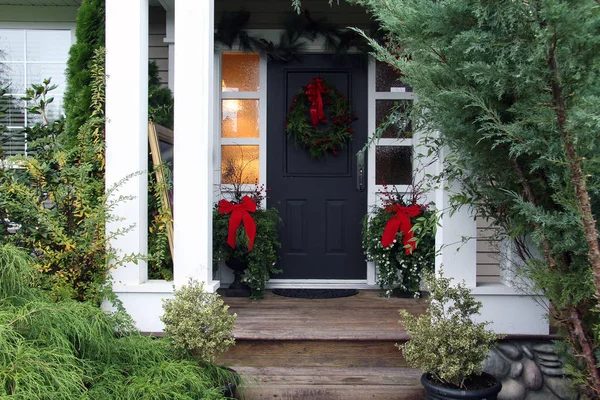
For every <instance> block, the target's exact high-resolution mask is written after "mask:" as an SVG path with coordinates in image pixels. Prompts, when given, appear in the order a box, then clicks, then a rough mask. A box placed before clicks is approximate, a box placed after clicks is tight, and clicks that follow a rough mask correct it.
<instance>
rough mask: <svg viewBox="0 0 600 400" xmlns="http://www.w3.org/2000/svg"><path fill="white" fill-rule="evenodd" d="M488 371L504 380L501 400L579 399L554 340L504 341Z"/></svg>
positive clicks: (494, 353)
mask: <svg viewBox="0 0 600 400" xmlns="http://www.w3.org/2000/svg"><path fill="white" fill-rule="evenodd" d="M484 371H486V372H488V373H490V374H492V375H494V376H495V377H496V378H498V379H500V380H501V381H502V391H501V392H500V395H499V396H498V400H571V399H575V400H576V399H579V397H578V396H577V395H576V394H575V392H574V391H573V390H572V389H571V388H570V386H569V381H568V380H567V379H566V378H565V375H566V372H565V370H564V367H563V363H562V361H561V359H560V357H559V356H558V355H557V354H556V352H555V350H554V345H553V344H552V342H550V341H521V340H505V341H502V342H500V343H499V345H498V347H497V348H496V349H494V350H492V352H491V354H490V357H489V358H488V360H487V361H486V362H485V365H484Z"/></svg>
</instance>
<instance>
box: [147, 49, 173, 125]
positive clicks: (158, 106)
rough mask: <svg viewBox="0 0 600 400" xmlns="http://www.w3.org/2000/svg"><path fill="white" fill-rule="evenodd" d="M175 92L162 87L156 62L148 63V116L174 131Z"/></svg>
mask: <svg viewBox="0 0 600 400" xmlns="http://www.w3.org/2000/svg"><path fill="white" fill-rule="evenodd" d="M173 102H174V99H173V92H171V89H169V88H168V87H165V86H163V85H162V83H161V81H160V77H159V76H158V64H156V61H150V62H149V63H148V114H149V117H150V119H152V121H154V123H156V124H158V125H162V126H164V127H167V128H169V129H173V118H174V114H173V111H174V109H173Z"/></svg>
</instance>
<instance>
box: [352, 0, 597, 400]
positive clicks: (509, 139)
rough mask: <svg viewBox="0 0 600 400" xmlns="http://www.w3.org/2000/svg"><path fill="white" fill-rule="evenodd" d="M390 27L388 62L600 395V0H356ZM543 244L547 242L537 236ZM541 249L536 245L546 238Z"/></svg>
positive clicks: (381, 53)
mask: <svg viewBox="0 0 600 400" xmlns="http://www.w3.org/2000/svg"><path fill="white" fill-rule="evenodd" d="M354 2H355V3H359V4H362V5H364V6H365V7H366V8H367V9H368V10H369V11H370V12H371V13H372V14H373V16H374V17H375V19H377V21H378V22H379V23H380V24H381V25H382V27H383V29H384V30H385V31H387V32H388V40H387V43H386V45H385V46H380V45H378V44H377V43H376V42H375V41H371V44H372V46H373V48H374V49H375V53H376V56H377V58H378V59H379V60H381V61H384V62H387V63H389V64H390V65H392V66H393V67H395V68H396V69H397V70H399V72H400V73H401V74H402V75H403V81H406V82H407V83H408V84H410V85H411V86H413V87H414V89H415V92H416V93H417V94H418V96H419V102H418V104H417V105H416V107H415V109H414V111H413V117H414V118H413V120H414V121H416V122H417V123H418V124H419V125H420V126H419V127H418V128H419V129H421V130H423V131H425V132H430V133H431V132H436V131H437V132H439V139H437V138H435V139H432V140H431V141H430V142H429V143H430V144H435V145H437V146H439V147H438V148H441V147H442V146H447V148H449V150H450V154H449V156H448V157H447V158H446V159H445V163H446V165H445V166H446V168H445V170H444V173H445V175H444V176H443V178H444V179H448V180H452V179H454V180H457V181H459V182H461V183H462V187H463V190H462V192H461V193H459V194H457V195H455V196H454V198H453V201H454V202H455V205H472V206H475V207H476V208H477V209H478V211H479V212H481V213H482V214H483V215H484V216H485V217H490V218H493V219H494V220H495V221H497V223H498V224H499V225H500V226H502V227H503V228H504V230H505V232H506V234H507V236H508V238H510V239H513V240H514V241H515V248H516V250H517V254H518V255H519V256H520V258H521V259H522V260H520V261H519V263H523V266H522V268H520V272H521V273H523V274H524V275H525V276H526V277H527V278H529V279H531V281H532V282H533V285H534V289H537V290H539V291H540V292H541V293H543V294H544V295H545V296H547V298H548V299H549V300H550V303H551V308H550V310H549V311H550V314H551V315H552V317H553V318H554V320H555V321H557V323H558V324H559V326H560V327H561V328H562V332H563V334H564V335H563V337H564V338H565V339H566V341H567V342H568V343H569V344H570V345H571V347H572V349H573V352H574V355H575V357H574V359H573V360H574V362H573V364H572V366H571V373H572V376H573V378H574V380H575V383H576V384H583V385H584V386H586V387H587V394H588V395H589V396H590V397H594V398H595V397H597V396H598V395H599V394H600V372H599V370H598V365H600V364H599V360H600V358H599V349H600V347H599V346H600V330H599V328H598V327H599V326H600V315H599V313H598V294H599V293H600V252H599V250H598V224H597V222H596V221H597V217H598V212H599V211H600V191H599V188H600V162H599V161H600V159H599V154H600V151H599V150H600V149H599V147H600V140H599V139H600V119H599V118H598V110H600V79H599V78H600V34H599V33H600V7H599V6H598V3H597V2H596V1H594V0H534V1H508V2H507V1H500V0H491V1H471V0H447V1H430V0H384V1H380V0H355V1H354ZM528 243H533V244H534V245H535V246H528V245H527V244H528ZM533 247H535V248H536V249H537V250H539V251H536V250H534V249H533Z"/></svg>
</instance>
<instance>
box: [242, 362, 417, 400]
mask: <svg viewBox="0 0 600 400" xmlns="http://www.w3.org/2000/svg"><path fill="white" fill-rule="evenodd" d="M234 369H236V370H237V371H238V372H239V373H241V374H242V375H243V376H244V377H245V382H246V383H245V385H244V387H242V388H241V389H240V390H239V391H238V395H237V397H238V398H239V399H242V400H259V399H277V400H342V399H344V400H364V399H374V400H396V399H398V400H417V399H422V398H423V388H422V386H421V384H420V377H421V372H420V371H418V370H414V369H408V368H332V367H286V368H268V367H260V368H257V367H236V366H234Z"/></svg>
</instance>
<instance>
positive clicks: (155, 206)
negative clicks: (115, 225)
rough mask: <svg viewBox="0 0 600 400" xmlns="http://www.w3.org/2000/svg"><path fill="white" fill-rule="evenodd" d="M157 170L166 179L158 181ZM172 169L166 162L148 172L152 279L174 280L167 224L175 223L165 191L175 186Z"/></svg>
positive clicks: (150, 270) (149, 274)
mask: <svg viewBox="0 0 600 400" xmlns="http://www.w3.org/2000/svg"><path fill="white" fill-rule="evenodd" d="M157 172H159V173H162V175H163V177H164V180H163V181H162V182H158V180H157V179H156V174H157ZM172 182H173V178H172V176H171V170H170V169H169V168H168V167H167V165H166V163H163V164H162V165H158V166H155V167H154V169H153V171H152V173H150V174H148V192H149V194H150V195H149V196H148V221H149V226H148V276H149V278H150V279H164V280H167V281H171V280H173V257H171V249H170V247H169V236H168V233H167V232H168V230H167V226H168V225H169V224H172V223H173V215H172V212H171V205H170V204H164V197H163V193H165V191H166V192H167V193H169V191H171V190H172V188H173V183H172Z"/></svg>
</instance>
